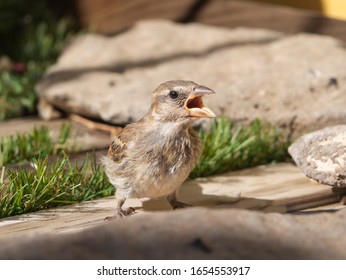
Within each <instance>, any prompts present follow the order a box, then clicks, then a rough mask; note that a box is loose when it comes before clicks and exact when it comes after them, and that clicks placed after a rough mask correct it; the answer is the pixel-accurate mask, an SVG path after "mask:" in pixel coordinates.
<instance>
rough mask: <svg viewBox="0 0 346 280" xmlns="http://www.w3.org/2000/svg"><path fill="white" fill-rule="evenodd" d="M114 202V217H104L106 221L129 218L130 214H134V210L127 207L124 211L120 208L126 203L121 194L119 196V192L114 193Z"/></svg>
mask: <svg viewBox="0 0 346 280" xmlns="http://www.w3.org/2000/svg"><path fill="white" fill-rule="evenodd" d="M115 201H116V207H115V215H114V216H110V217H106V218H105V220H106V221H110V220H113V219H118V218H122V217H124V216H130V215H131V214H133V213H134V212H135V209H134V208H132V207H128V208H125V209H123V208H122V206H123V205H124V203H125V201H126V198H125V197H124V196H123V195H122V194H120V193H119V192H116V194H115Z"/></svg>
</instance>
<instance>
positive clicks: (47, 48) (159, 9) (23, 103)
mask: <svg viewBox="0 0 346 280" xmlns="http://www.w3.org/2000/svg"><path fill="white" fill-rule="evenodd" d="M152 18H165V19H170V20H173V21H177V22H183V23H187V22H202V23H206V24H210V25H215V26H225V27H238V26H245V27H258V28H266V29H271V30H276V31H282V32H285V33H299V32H312V33H319V34H325V35H331V36H334V37H336V38H339V39H342V40H346V35H345V32H344V30H345V28H346V23H345V21H344V20H345V19H346V1H343V0H304V1H299V0H257V1H234V0H176V1H169V0H166V1H161V0H131V1H127V0H99V1H95V0H69V1H53V0H34V1H22V0H1V1H0V22H1V24H0V38H1V40H0V42H1V43H0V71H1V72H0V120H1V119H8V118H12V117H17V116H21V115H26V114H33V113H35V112H36V102H37V97H36V94H35V89H34V85H35V84H36V82H37V81H38V80H39V79H40V77H41V76H42V74H43V73H44V71H45V70H46V69H47V67H48V66H49V65H51V64H52V63H53V62H54V61H55V60H56V59H57V57H58V55H59V53H60V52H61V51H62V49H63V47H64V46H65V45H66V44H67V43H68V40H69V38H70V37H71V36H72V35H73V34H76V33H82V32H98V33H102V34H107V35H114V34H117V33H119V32H122V31H124V30H126V29H127V28H129V27H131V26H132V25H133V24H134V23H135V22H136V21H138V20H142V19H152Z"/></svg>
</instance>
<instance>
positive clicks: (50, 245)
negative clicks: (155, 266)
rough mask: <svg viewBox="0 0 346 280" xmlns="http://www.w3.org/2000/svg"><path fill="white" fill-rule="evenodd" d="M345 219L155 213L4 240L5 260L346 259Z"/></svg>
mask: <svg viewBox="0 0 346 280" xmlns="http://www.w3.org/2000/svg"><path fill="white" fill-rule="evenodd" d="M345 218H346V211H345V210H340V211H338V212H336V213H322V214H321V213H319V214H306V215H297V216H294V215H287V214H286V215H283V214H273V213H271V214H264V213H259V212H255V211H247V210H235V209H233V210H231V209H228V210H226V209H219V210H208V209H205V208H191V209H184V210H178V211H174V212H173V211H172V212H157V213H153V214H150V215H146V216H144V215H141V216H137V217H136V216H133V217H130V218H126V219H123V220H117V221H114V222H110V223H105V224H104V225H102V226H98V227H95V228H92V229H89V230H86V231H81V232H76V233H68V234H58V235H57V234H50V235H43V234H42V235H39V236H31V237H28V236H22V237H21V238H16V239H13V238H9V239H1V244H2V245H1V248H0V259H345V258H346V235H345V231H346V223H345V222H344V221H345ZM206 221H208V222H206Z"/></svg>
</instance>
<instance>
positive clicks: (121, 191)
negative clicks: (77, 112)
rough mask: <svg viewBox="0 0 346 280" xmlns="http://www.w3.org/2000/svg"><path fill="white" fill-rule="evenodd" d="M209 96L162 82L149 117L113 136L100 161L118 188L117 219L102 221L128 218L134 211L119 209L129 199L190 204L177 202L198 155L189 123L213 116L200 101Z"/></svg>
mask: <svg viewBox="0 0 346 280" xmlns="http://www.w3.org/2000/svg"><path fill="white" fill-rule="evenodd" d="M213 93H215V92H214V91H213V90H211V89H209V88H207V87H205V86H202V85H198V84H196V83H194V82H192V81H181V80H176V81H167V82H165V83H162V84H160V85H159V86H158V87H157V88H156V90H155V91H154V92H153V95H152V102H151V107H150V109H149V110H148V112H147V114H146V115H145V116H144V117H143V118H142V119H141V120H139V121H137V122H135V123H132V124H129V125H128V126H126V127H125V128H123V129H122V130H121V131H120V132H119V133H118V134H117V135H116V136H115V137H114V139H113V142H112V144H111V145H110V147H109V150H108V154H107V157H104V158H103V160H102V161H103V164H104V166H105V170H106V174H107V176H108V178H109V181H110V182H111V183H112V184H113V185H114V186H115V187H116V195H115V197H116V208H115V216H113V217H107V218H106V219H110V218H114V217H122V216H127V215H130V214H132V213H133V212H134V209H133V208H132V207H130V208H127V209H123V208H122V206H123V204H124V202H125V200H126V199H127V198H130V197H135V198H143V197H148V198H156V197H161V196H165V195H167V199H168V202H169V203H170V204H171V206H172V207H173V208H174V209H176V208H183V207H186V206H190V205H188V204H185V203H183V202H180V201H178V200H177V191H178V189H179V187H180V185H181V184H182V183H183V182H184V181H185V180H186V178H187V177H188V176H189V174H190V172H191V170H192V169H193V168H194V166H195V165H196V162H197V159H198V156H199V154H200V151H201V143H200V139H199V137H198V135H197V134H196V132H195V131H194V130H193V128H192V124H193V122H194V121H195V120H196V119H197V118H213V117H215V114H214V113H213V112H212V111H211V110H210V109H209V108H207V107H205V106H204V104H203V101H202V97H203V96H204V95H207V94H213Z"/></svg>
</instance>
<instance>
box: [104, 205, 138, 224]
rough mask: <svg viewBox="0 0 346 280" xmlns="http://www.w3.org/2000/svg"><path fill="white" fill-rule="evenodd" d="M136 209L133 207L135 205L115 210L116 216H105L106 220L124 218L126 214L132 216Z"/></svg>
mask: <svg viewBox="0 0 346 280" xmlns="http://www.w3.org/2000/svg"><path fill="white" fill-rule="evenodd" d="M135 212H136V210H135V209H134V208H133V207H128V208H126V209H122V208H120V209H117V211H116V212H115V215H114V216H109V217H106V218H105V221H111V220H115V219H121V218H123V217H124V216H125V217H126V216H130V215H132V214H133V213H135Z"/></svg>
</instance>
